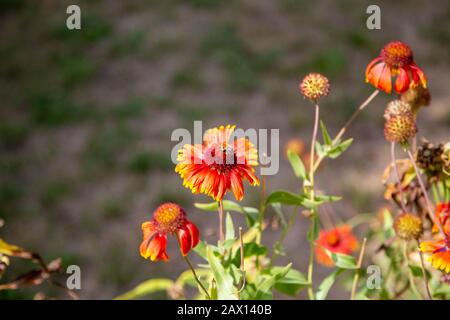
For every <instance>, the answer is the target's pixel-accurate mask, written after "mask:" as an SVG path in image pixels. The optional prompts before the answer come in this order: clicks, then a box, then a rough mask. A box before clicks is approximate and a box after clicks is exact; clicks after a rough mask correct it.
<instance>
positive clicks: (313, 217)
mask: <svg viewBox="0 0 450 320" xmlns="http://www.w3.org/2000/svg"><path fill="white" fill-rule="evenodd" d="M319 110H320V108H319V105H318V104H317V103H316V105H315V116H314V129H313V135H312V139H311V153H310V155H311V160H310V170H309V181H310V182H311V191H310V193H311V194H310V196H311V201H313V202H314V188H315V183H314V160H315V156H314V150H315V146H316V140H317V130H318V127H319V112H320V111H319ZM312 211H313V212H312V215H311V231H310V235H313V232H314V228H315V225H316V219H318V216H317V215H318V214H317V210H316V209H315V208H314V209H313V210H312ZM315 241H316V239H314V237H311V239H310V247H309V250H310V251H309V264H308V282H309V287H308V296H309V299H311V300H314V298H315V297H314V289H313V269H314V242H315Z"/></svg>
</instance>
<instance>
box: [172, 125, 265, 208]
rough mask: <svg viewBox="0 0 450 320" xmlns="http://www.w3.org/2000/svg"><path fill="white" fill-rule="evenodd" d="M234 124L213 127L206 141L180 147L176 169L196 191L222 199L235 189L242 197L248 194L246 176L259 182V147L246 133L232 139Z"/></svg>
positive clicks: (207, 134)
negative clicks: (254, 144)
mask: <svg viewBox="0 0 450 320" xmlns="http://www.w3.org/2000/svg"><path fill="white" fill-rule="evenodd" d="M234 128H235V126H230V125H227V126H226V127H224V126H220V127H218V128H213V129H209V130H208V131H206V133H205V134H204V137H203V144H196V145H189V144H187V145H185V146H184V147H183V148H182V149H181V150H179V152H178V159H177V160H178V164H177V165H176V167H175V171H176V172H178V173H179V174H180V177H181V178H182V179H183V185H184V186H185V187H187V188H190V189H191V190H192V192H193V193H204V194H206V195H208V196H211V197H213V198H214V199H215V200H216V201H220V200H222V198H223V197H224V195H225V194H226V192H227V191H228V190H231V191H232V192H233V194H234V196H235V198H236V200H238V201H239V200H242V198H243V197H244V186H243V180H245V179H247V180H248V181H249V183H250V185H252V186H256V185H259V179H258V178H257V177H256V175H255V173H254V172H255V170H254V168H253V167H254V166H257V165H258V151H257V150H256V149H255V147H254V146H253V144H252V143H251V142H250V141H249V140H248V139H247V138H245V137H243V138H237V139H231V137H232V134H233V131H234ZM231 140H232V141H231Z"/></svg>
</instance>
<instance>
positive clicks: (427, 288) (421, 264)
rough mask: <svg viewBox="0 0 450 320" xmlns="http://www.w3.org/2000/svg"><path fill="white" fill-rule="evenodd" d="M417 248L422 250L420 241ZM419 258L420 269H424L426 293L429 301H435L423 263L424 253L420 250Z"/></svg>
mask: <svg viewBox="0 0 450 320" xmlns="http://www.w3.org/2000/svg"><path fill="white" fill-rule="evenodd" d="M417 247H418V248H420V241H419V240H417ZM419 257H420V267H421V268H422V276H423V282H424V284H425V291H426V292H427V296H428V299H429V300H433V295H432V294H431V290H430V284H429V283H428V276H427V272H426V270H425V264H424V262H423V254H422V251H420V249H419Z"/></svg>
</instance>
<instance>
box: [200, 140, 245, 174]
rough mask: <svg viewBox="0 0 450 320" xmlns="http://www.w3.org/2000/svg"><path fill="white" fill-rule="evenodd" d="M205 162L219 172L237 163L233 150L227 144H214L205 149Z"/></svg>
mask: <svg viewBox="0 0 450 320" xmlns="http://www.w3.org/2000/svg"><path fill="white" fill-rule="evenodd" d="M205 161H206V163H207V164H208V165H211V166H214V167H215V168H217V169H220V170H226V168H227V167H229V166H232V165H235V164H236V162H237V161H236V155H235V154H234V149H233V147H231V146H230V145H228V144H223V145H217V144H215V145H212V146H209V147H207V148H206V150H205Z"/></svg>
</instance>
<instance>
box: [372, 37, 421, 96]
mask: <svg viewBox="0 0 450 320" xmlns="http://www.w3.org/2000/svg"><path fill="white" fill-rule="evenodd" d="M393 77H394V78H396V79H395V84H394V90H395V91H396V92H397V93H403V92H405V91H407V90H408V89H409V88H413V87H416V86H418V85H419V84H420V85H422V87H424V88H426V87H427V78H426V76H425V74H424V72H423V71H422V69H420V68H419V67H418V66H417V65H416V64H415V62H414V58H413V52H412V50H411V48H410V47H409V46H408V45H407V44H406V43H404V42H401V41H393V42H389V43H388V44H387V45H385V46H384V48H383V49H382V50H381V52H380V55H379V56H378V57H377V58H375V59H374V60H372V61H371V62H370V63H369V65H368V66H367V68H366V82H369V83H370V84H372V85H373V86H375V87H376V88H377V89H380V90H383V91H385V92H387V93H391V91H392V80H393V79H392V78H393Z"/></svg>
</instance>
